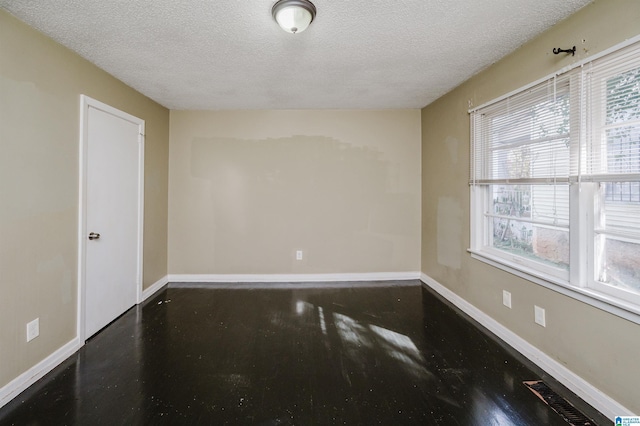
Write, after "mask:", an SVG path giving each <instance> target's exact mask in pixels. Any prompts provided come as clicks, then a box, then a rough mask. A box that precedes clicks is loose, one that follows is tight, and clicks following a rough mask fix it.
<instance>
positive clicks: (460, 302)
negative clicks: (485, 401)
mask: <svg viewBox="0 0 640 426" xmlns="http://www.w3.org/2000/svg"><path fill="white" fill-rule="evenodd" d="M420 279H421V280H422V282H424V283H425V284H426V285H427V286H429V287H430V288H432V289H433V290H434V291H436V292H437V293H438V294H440V295H441V296H442V297H444V298H445V299H447V300H448V301H449V302H451V303H453V304H454V305H455V306H456V307H458V308H459V309H460V310H461V311H463V312H464V313H465V314H467V315H469V316H470V317H471V318H473V319H474V320H476V321H477V322H479V323H480V324H481V325H483V326H484V327H486V328H487V329H488V330H489V331H491V332H492V333H493V334H495V335H496V336H498V337H499V338H500V339H502V340H503V341H504V342H505V343H507V344H508V345H509V346H511V347H513V348H514V349H515V350H516V351H518V352H520V353H521V354H522V355H524V356H525V357H526V358H528V359H529V360H530V361H532V362H533V363H534V364H536V365H537V366H538V367H540V368H542V369H543V370H544V371H546V372H547V373H549V374H550V375H551V376H552V377H553V378H555V379H556V380H557V381H558V382H560V383H562V384H563V385H564V386H566V387H567V388H568V389H569V390H571V391H572V392H573V393H575V394H576V395H578V396H579V397H580V398H582V399H583V400H584V401H585V402H587V403H588V404H590V405H591V406H593V407H594V408H596V409H597V410H599V411H600V412H601V413H602V414H604V415H605V416H607V417H608V418H610V419H613V418H614V417H616V416H631V415H633V413H632V412H631V410H629V409H627V408H625V407H624V406H622V405H621V404H620V403H618V402H617V401H615V400H614V399H612V398H611V397H609V396H608V395H607V394H605V393H604V392H602V391H601V390H599V389H598V388H596V387H595V386H593V385H592V384H591V383H589V382H587V381H586V380H584V379H583V378H582V377H580V376H578V375H577V374H575V373H574V372H573V371H571V370H569V369H568V368H566V367H565V366H564V365H562V364H560V363H559V362H558V361H556V360H554V359H553V358H551V357H550V356H549V355H547V354H545V353H544V352H542V351H541V350H540V349H538V348H536V347H535V346H533V345H532V344H531V343H529V342H527V341H526V340H524V339H523V338H522V337H520V336H518V335H517V334H516V333H514V332H513V331H511V330H509V329H508V328H506V327H505V326H503V325H502V324H500V323H499V322H498V321H496V320H494V319H493V318H491V317H490V316H489V315H487V314H485V313H484V312H482V311H481V310H480V309H478V308H476V307H475V306H473V305H472V304H471V303H469V302H467V301H466V300H464V299H463V298H462V297H460V296H458V295H457V294H456V293H454V292H452V291H451V290H449V289H448V288H446V287H445V286H443V285H442V284H440V283H439V282H437V281H436V280H434V279H433V278H431V277H429V276H428V275H426V274H424V273H423V274H421V277H420Z"/></svg>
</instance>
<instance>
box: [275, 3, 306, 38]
mask: <svg viewBox="0 0 640 426" xmlns="http://www.w3.org/2000/svg"><path fill="white" fill-rule="evenodd" d="M271 14H272V15H273V19H275V20H276V22H277V23H278V25H280V28H282V29H283V30H285V31H286V32H288V33H293V34H295V33H301V32H303V31H304V30H306V29H307V27H308V26H309V24H311V21H313V18H315V17H316V7H315V6H314V5H313V3H311V2H310V1H309V0H279V1H278V2H277V3H276V4H274V5H273V9H271Z"/></svg>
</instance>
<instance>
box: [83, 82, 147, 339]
mask: <svg viewBox="0 0 640 426" xmlns="http://www.w3.org/2000/svg"><path fill="white" fill-rule="evenodd" d="M90 107H91V108H95V109H97V110H100V111H103V112H106V113H109V114H112V115H114V116H116V117H119V118H122V119H123V120H127V121H129V122H131V123H133V124H136V125H138V130H139V131H138V221H137V222H138V223H137V225H138V233H137V234H138V235H137V259H136V265H137V274H136V301H137V303H140V302H141V301H142V259H143V258H142V254H143V246H142V243H143V230H144V120H141V119H139V118H138V117H135V116H133V115H130V114H127V113H126V112H123V111H120V110H118V109H116V108H113V107H111V106H109V105H107V104H104V103H102V102H100V101H97V100H95V99H93V98H90V97H89V96H86V95H80V152H79V179H78V182H79V188H78V194H79V203H78V312H77V314H78V315H77V331H76V333H77V336H78V338H79V340H80V342H81V345H83V344H84V341H85V340H86V336H85V316H86V312H85V295H86V292H85V288H86V287H85V286H86V271H85V262H86V249H87V147H88V118H89V114H88V112H89V108H90Z"/></svg>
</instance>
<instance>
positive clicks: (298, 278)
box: [168, 272, 420, 283]
mask: <svg viewBox="0 0 640 426" xmlns="http://www.w3.org/2000/svg"><path fill="white" fill-rule="evenodd" d="M168 277H169V278H168V280H169V282H170V283H305V282H323V281H324V282H336V281H396V280H398V281H400V280H418V279H420V272H369V273H347V274H169V276H168Z"/></svg>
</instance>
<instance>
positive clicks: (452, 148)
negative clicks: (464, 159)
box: [444, 136, 459, 164]
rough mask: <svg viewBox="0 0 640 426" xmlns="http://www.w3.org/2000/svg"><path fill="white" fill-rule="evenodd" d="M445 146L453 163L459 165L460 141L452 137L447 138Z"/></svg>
mask: <svg viewBox="0 0 640 426" xmlns="http://www.w3.org/2000/svg"><path fill="white" fill-rule="evenodd" d="M444 144H445V145H446V146H447V149H448V150H449V158H451V163H452V164H458V145H459V143H458V139H456V138H454V137H452V136H447V139H445V140H444Z"/></svg>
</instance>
